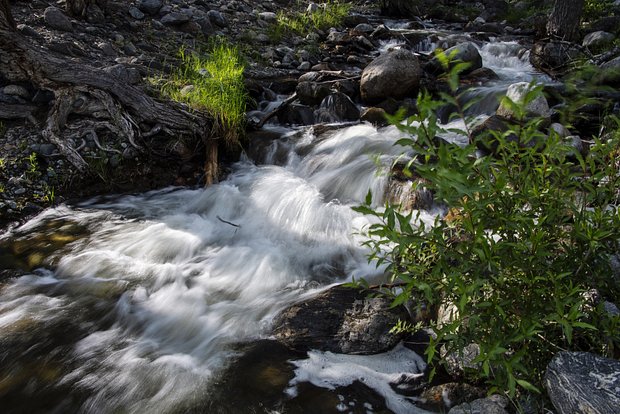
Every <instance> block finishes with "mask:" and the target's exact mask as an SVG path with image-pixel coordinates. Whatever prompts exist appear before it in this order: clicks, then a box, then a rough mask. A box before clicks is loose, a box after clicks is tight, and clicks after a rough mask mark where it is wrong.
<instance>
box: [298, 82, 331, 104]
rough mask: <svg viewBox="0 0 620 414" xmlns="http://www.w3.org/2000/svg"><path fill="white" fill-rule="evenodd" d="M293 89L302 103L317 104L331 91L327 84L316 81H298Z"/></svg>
mask: <svg viewBox="0 0 620 414" xmlns="http://www.w3.org/2000/svg"><path fill="white" fill-rule="evenodd" d="M295 91H296V93H297V98H298V99H299V101H300V102H301V103H302V104H304V105H318V104H319V103H321V101H323V99H325V97H326V96H327V95H329V94H330V93H331V89H330V88H329V86H327V85H325V84H321V83H317V82H299V83H298V84H297V88H296V89H295Z"/></svg>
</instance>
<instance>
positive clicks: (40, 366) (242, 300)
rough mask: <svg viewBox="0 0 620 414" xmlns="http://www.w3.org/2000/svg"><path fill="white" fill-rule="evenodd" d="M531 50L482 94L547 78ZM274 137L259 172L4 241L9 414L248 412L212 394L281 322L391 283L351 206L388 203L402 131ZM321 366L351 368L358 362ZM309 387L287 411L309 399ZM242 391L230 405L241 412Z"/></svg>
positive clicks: (0, 248)
mask: <svg viewBox="0 0 620 414" xmlns="http://www.w3.org/2000/svg"><path fill="white" fill-rule="evenodd" d="M519 50H520V46H519V45H518V44H517V43H516V42H515V43H513V42H504V43H488V44H485V45H484V46H482V47H481V48H480V51H481V54H482V56H483V65H484V66H486V67H489V68H491V69H493V70H495V71H496V73H498V75H499V76H500V81H498V82H496V83H495V84H493V85H486V86H484V87H480V88H478V89H476V90H474V91H472V94H477V95H483V96H487V95H493V96H496V95H501V94H503V93H504V92H505V90H506V87H507V85H508V84H510V83H512V82H514V81H522V80H526V81H529V80H531V79H533V76H534V74H533V70H532V68H531V67H530V66H529V64H528V63H526V59H522V58H520V57H518V54H519ZM496 105H497V104H496V102H495V101H494V100H492V101H491V102H490V103H485V104H483V105H480V106H479V107H478V108H477V112H478V113H479V114H490V113H492V112H493V111H494V109H495V107H496ZM267 128H268V129H269V130H270V132H271V133H272V135H274V136H277V137H278V138H277V139H273V140H266V141H263V142H256V143H255V144H256V145H259V146H260V148H262V149H261V150H257V151H254V153H256V154H257V155H256V156H255V157H254V158H255V159H253V160H250V159H244V160H242V161H240V162H238V163H237V164H235V165H234V166H233V171H232V173H231V174H230V175H229V176H228V177H227V179H226V180H225V181H223V182H221V183H220V184H218V185H214V186H212V187H209V188H200V189H187V188H167V189H163V190H159V191H153V192H149V193H146V194H140V195H131V196H115V197H103V198H98V199H93V200H89V201H85V202H82V203H80V204H77V205H71V206H67V205H61V206H58V207H56V208H53V209H48V210H46V211H45V212H43V213H42V214H40V215H39V216H37V217H35V218H34V219H32V220H30V221H29V222H27V223H25V224H24V225H22V226H21V227H18V228H13V229H10V230H8V231H6V232H5V233H4V234H1V235H0V263H1V264H2V266H0V270H1V269H19V270H20V271H22V273H21V274H22V276H21V277H18V278H11V279H5V280H2V279H0V406H1V407H2V408H1V409H0V411H2V412H15V413H17V412H28V413H35V412H58V413H65V412H86V413H125V412H127V413H129V412H131V413H177V412H179V413H180V412H233V413H234V412H240V413H241V412H249V411H246V410H245V409H236V408H230V409H228V410H227V409H226V408H225V407H223V406H222V405H218V404H220V403H215V402H214V401H220V400H217V398H216V397H214V396H213V395H211V392H210V390H211V389H212V388H214V385H213V383H214V382H215V381H214V379H217V378H218V373H219V372H221V370H222V369H223V368H224V367H226V365H227V364H228V363H229V361H231V360H233V359H234V358H235V357H236V356H237V355H239V353H240V351H239V349H240V348H239V346H238V345H239V344H244V343H246V344H247V343H252V342H255V341H258V340H260V339H262V338H265V337H266V336H268V334H269V327H270V323H271V322H272V319H273V317H274V316H275V315H276V314H277V312H278V311H280V310H282V309H283V308H285V307H286V306H287V305H289V304H291V303H293V302H295V301H298V300H300V299H302V298H305V297H310V296H312V295H313V294H316V293H317V292H318V291H320V290H322V289H324V288H325V287H326V286H329V285H331V284H334V283H341V282H346V281H350V280H351V277H352V276H355V278H360V277H365V278H367V279H372V278H375V277H379V276H380V274H381V271H380V269H379V270H377V269H376V268H375V266H374V264H372V263H370V264H369V263H367V258H366V255H367V253H368V252H367V251H366V250H365V248H364V247H362V241H363V240H364V238H363V236H360V235H359V233H360V231H361V230H362V229H363V228H364V227H365V226H367V225H368V224H369V218H368V217H365V216H362V215H360V214H358V213H356V212H354V211H353V210H352V209H351V207H352V206H354V205H357V204H360V203H361V202H362V201H363V200H364V198H365V196H366V194H367V192H368V190H369V189H370V190H371V191H372V194H373V197H374V198H373V204H374V205H375V206H377V207H378V206H380V205H381V204H382V203H383V201H384V200H383V197H384V193H385V189H386V186H387V174H386V173H385V172H386V169H387V168H388V167H389V165H390V163H391V162H392V161H393V160H394V158H395V157H396V156H398V155H399V154H400V153H401V152H402V151H403V148H400V147H396V146H394V145H393V143H394V142H395V141H396V140H398V139H399V138H401V137H402V134H401V133H400V132H398V131H397V130H396V128H394V127H387V128H381V129H376V128H374V127H372V126H370V125H367V124H360V125H355V126H349V127H344V128H339V129H335V130H333V131H330V132H326V133H322V134H320V135H318V136H317V135H316V134H315V133H314V129H313V128H301V129H285V128H282V127H278V126H273V125H272V126H268V127H267ZM455 139H458V137H456V138H455ZM379 154H380V155H379ZM434 213H435V212H433V211H429V212H425V213H424V215H423V218H427V219H428V220H432V219H433V217H434ZM312 358H315V359H317V360H319V363H320V364H327V363H332V364H335V365H337V366H340V367H341V371H347V370H350V369H351V366H352V365H351V364H353V365H355V364H356V362H351V361H349V360H347V359H346V358H344V359H343V358H340V357H337V356H333V355H332V356H329V358H323V359H321V358H322V357H321V356H320V355H318V354H313V355H311V358H310V359H309V360H308V361H310V360H311V359H312ZM330 358H331V359H330ZM298 359H299V358H298ZM330 361H331V362H330ZM343 361H344V362H343ZM308 364H309V362H307V361H303V360H300V361H299V362H296V363H295V366H297V367H298V368H299V369H302V368H301V367H303V366H304V365H308ZM338 364H340V365H338ZM342 364H344V365H342ZM368 364H370V365H372V364H374V362H372V363H371V362H368ZM377 364H378V363H377ZM304 372H305V375H306V378H305V381H310V382H312V381H311V378H310V377H309V375H310V374H308V373H309V372H312V370H311V369H307V370H306V371H304ZM234 375H239V376H243V375H245V373H244V372H235V373H234ZM267 382H268V381H267ZM276 382H277V381H276ZM300 382H303V379H301V378H296V379H295V380H294V381H291V383H289V384H288V386H289V388H288V391H287V392H288V397H287V396H286V395H282V396H281V398H282V399H286V398H293V397H295V398H299V395H300V392H301V393H303V387H299V389H295V386H294V385H295V384H297V383H300ZM333 384H335V385H333ZM285 385H286V380H285ZM332 385H333V388H332V389H335V388H336V386H343V385H347V383H346V381H345V382H343V383H338V381H337V380H334V381H332ZM215 388H217V387H215ZM236 391H237V390H229V392H230V395H231V396H234V397H230V398H240V399H243V398H244V396H243V395H242V394H243V390H238V392H236ZM240 394H241V395H240ZM332 394H333V395H332V396H334V395H335V396H336V397H337V398H335V400H334V401H335V403H334V404H332V405H331V406H330V407H331V408H330V407H328V408H325V410H328V409H331V412H348V411H349V410H350V412H413V411H408V410H413V408H411V407H412V406H408V407H409V408H407V407H406V406H404V405H402V404H404V403H403V402H402V401H401V402H399V403H394V402H392V403H390V402H388V403H387V404H386V405H385V406H384V407H383V411H381V410H378V411H373V410H374V408H373V404H372V403H371V402H369V401H359V400H358V401H356V403H357V407H358V408H356V409H355V410H354V409H353V408H352V407H353V406H354V405H355V404H353V405H351V404H350V403H348V404H347V403H346V401H344V400H345V397H343V394H342V393H339V392H336V393H332ZM382 395H383V396H384V397H386V398H387V397H388V396H387V395H386V394H382ZM390 395H391V394H390ZM336 403H337V404H336ZM329 404H331V403H329ZM399 404H400V405H399ZM379 405H381V404H379ZM239 406H241V407H243V404H241V405H236V406H235V407H239ZM260 406H263V404H260ZM375 406H377V404H375ZM386 406H387V408H386ZM231 407H232V406H231ZM403 407H404V408H403ZM268 409H274V410H275V411H269V410H268ZM263 410H264V411H260V412H277V410H276V409H275V408H273V407H271V408H270V407H266V408H265V407H263ZM299 410H300V411H299V412H329V411H324V410H323V409H321V410H320V411H312V410H310V411H307V410H303V408H300V409H299ZM356 410H357V411H356ZM360 410H361V411H360ZM291 411H292V412H295V410H289V412H291ZM420 412H421V411H420Z"/></svg>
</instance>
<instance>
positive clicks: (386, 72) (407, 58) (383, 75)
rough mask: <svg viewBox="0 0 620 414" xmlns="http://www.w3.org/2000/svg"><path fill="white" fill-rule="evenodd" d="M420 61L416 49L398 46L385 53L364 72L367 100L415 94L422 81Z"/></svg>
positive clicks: (362, 89) (365, 99) (362, 92)
mask: <svg viewBox="0 0 620 414" xmlns="http://www.w3.org/2000/svg"><path fill="white" fill-rule="evenodd" d="M420 75H421V72H420V63H419V62H418V58H417V57H416V55H414V54H413V53H412V52H410V51H408V50H406V49H394V50H391V51H389V52H387V53H384V54H382V55H381V56H379V57H378V58H376V59H375V60H373V61H372V62H370V63H369V64H368V66H366V68H365V69H364V71H363V72H362V78H361V81H360V91H361V95H362V99H363V100H364V101H365V102H369V103H373V102H380V101H382V100H384V99H386V98H390V97H392V98H396V99H402V98H405V97H407V96H415V95H417V93H418V87H419V85H420Z"/></svg>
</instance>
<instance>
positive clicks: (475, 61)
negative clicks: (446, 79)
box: [427, 42, 482, 74]
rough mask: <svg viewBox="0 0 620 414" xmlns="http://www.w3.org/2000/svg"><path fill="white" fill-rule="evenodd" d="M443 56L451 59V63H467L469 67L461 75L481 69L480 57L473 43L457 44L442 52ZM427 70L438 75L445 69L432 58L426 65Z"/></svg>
mask: <svg viewBox="0 0 620 414" xmlns="http://www.w3.org/2000/svg"><path fill="white" fill-rule="evenodd" d="M444 54H445V55H446V56H448V57H450V58H451V59H452V62H456V61H458V62H464V63H469V67H468V68H467V69H465V70H464V71H463V72H462V74H467V73H470V72H473V71H474V70H476V69H480V68H481V67H482V56H480V52H478V48H477V47H476V45H475V44H474V43H473V42H464V43H459V44H458V45H456V46H453V47H451V48H449V49H446V50H445V51H444ZM427 70H428V71H429V72H431V73H434V74H438V73H443V72H445V70H446V69H445V68H444V67H443V65H442V64H441V62H440V61H439V60H438V59H437V58H433V59H432V60H431V61H430V62H428V64H427Z"/></svg>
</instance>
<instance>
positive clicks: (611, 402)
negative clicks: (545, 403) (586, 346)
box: [545, 352, 620, 414]
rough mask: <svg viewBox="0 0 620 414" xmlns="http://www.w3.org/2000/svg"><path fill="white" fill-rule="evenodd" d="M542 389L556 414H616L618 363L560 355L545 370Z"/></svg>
mask: <svg viewBox="0 0 620 414" xmlns="http://www.w3.org/2000/svg"><path fill="white" fill-rule="evenodd" d="M545 386H546V388H547V394H548V395H549V398H550V399H551V402H552V403H553V406H554V407H555V409H556V410H557V412H558V414H617V413H618V410H619V409H620V361H617V360H614V359H609V358H603V357H600V356H598V355H594V354H591V353H588V352H560V353H558V354H557V355H556V356H555V357H554V358H553V359H552V360H551V362H550V363H549V365H548V366H547V372H546V374H545Z"/></svg>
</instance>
